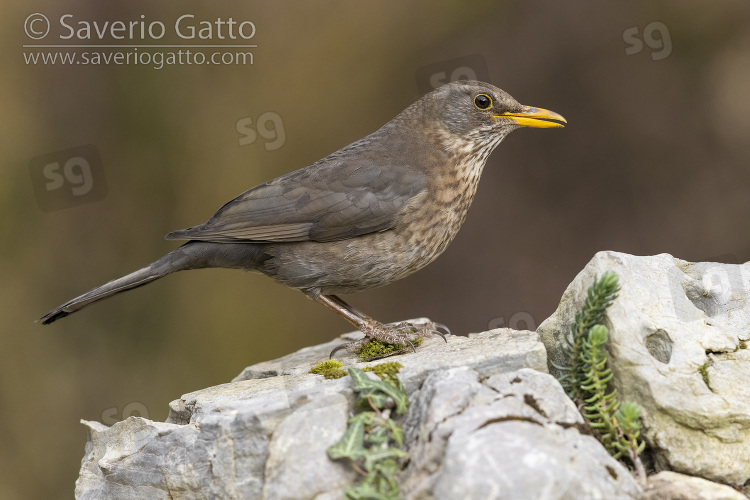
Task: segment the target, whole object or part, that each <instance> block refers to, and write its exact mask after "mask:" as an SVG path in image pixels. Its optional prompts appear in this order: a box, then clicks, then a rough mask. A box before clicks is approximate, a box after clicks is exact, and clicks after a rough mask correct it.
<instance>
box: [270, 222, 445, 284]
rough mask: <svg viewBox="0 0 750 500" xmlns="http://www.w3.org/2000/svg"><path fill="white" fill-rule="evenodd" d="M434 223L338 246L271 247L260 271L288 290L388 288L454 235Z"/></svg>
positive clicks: (423, 263)
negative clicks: (289, 288) (288, 288)
mask: <svg viewBox="0 0 750 500" xmlns="http://www.w3.org/2000/svg"><path fill="white" fill-rule="evenodd" d="M455 232H456V231H453V230H452V229H451V228H450V227H446V226H444V225H443V224H435V225H433V226H432V227H426V228H424V229H423V230H421V231H418V230H416V228H414V229H412V228H411V227H410V228H408V229H406V230H403V231H396V230H388V231H383V232H379V233H372V234H368V235H363V236H358V237H356V238H352V239H348V240H342V241H336V242H325V243H316V242H304V243H293V244H278V245H273V246H272V247H269V250H268V253H269V254H270V255H272V256H273V258H272V259H269V260H268V261H267V262H266V263H265V264H264V266H263V267H262V268H261V269H259V270H260V271H261V272H263V273H264V274H267V275H269V276H271V277H272V278H274V279H276V280H278V281H280V282H281V283H284V284H285V285H287V286H291V287H294V288H300V289H302V290H303V291H307V292H312V293H323V294H338V293H342V294H343V293H351V292H356V291H359V290H366V289H369V288H375V287H378V286H382V285H386V284H388V283H390V282H393V281H396V280H398V279H401V278H404V277H406V276H408V275H410V274H411V273H413V272H416V271H418V270H419V269H421V268H423V267H424V266H426V265H427V264H429V263H430V262H432V261H433V260H434V259H435V258H436V257H437V256H438V255H440V254H441V253H442V252H443V250H445V248H446V247H447V246H448V244H449V243H450V241H451V240H452V239H453V236H455Z"/></svg>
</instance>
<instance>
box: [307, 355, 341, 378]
mask: <svg viewBox="0 0 750 500" xmlns="http://www.w3.org/2000/svg"><path fill="white" fill-rule="evenodd" d="M341 366H342V365H341V362H340V361H336V360H335V359H328V360H326V361H321V362H320V363H318V364H317V365H315V366H313V367H312V368H310V371H309V372H308V373H313V374H315V375H323V376H324V377H325V378H329V379H330V378H341V377H346V375H347V372H346V370H342V369H341Z"/></svg>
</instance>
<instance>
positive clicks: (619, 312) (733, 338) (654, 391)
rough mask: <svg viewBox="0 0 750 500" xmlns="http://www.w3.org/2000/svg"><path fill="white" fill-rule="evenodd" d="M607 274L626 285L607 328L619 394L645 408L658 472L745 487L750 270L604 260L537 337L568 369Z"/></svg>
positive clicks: (608, 255)
mask: <svg viewBox="0 0 750 500" xmlns="http://www.w3.org/2000/svg"><path fill="white" fill-rule="evenodd" d="M605 271H614V272H615V273H617V275H618V276H619V278H620V286H621V291H620V295H619V298H618V299H617V300H616V301H615V303H614V304H613V305H612V306H611V307H610V309H609V310H608V311H607V323H606V325H607V326H608V327H609V330H610V335H609V351H610V362H611V368H612V371H613V373H614V379H613V381H614V385H615V387H616V388H617V390H618V394H619V396H620V398H621V399H622V400H631V401H635V402H637V403H639V404H640V405H641V406H642V407H643V423H644V425H645V427H646V431H645V436H646V440H647V443H648V445H649V447H650V448H651V450H652V452H653V456H654V460H655V466H656V467H657V470H661V469H669V470H675V471H679V472H684V473H686V474H690V475H694V476H700V477H704V478H707V479H711V480H714V481H718V482H722V483H727V484H731V485H734V486H736V487H742V486H743V485H744V484H745V483H746V482H747V481H750V384H748V383H747V381H748V380H750V350H748V349H746V347H747V344H748V339H750V295H749V293H748V292H749V291H750V263H746V264H743V265H732V264H715V263H707V262H704V263H697V264H696V263H690V262H686V261H683V260H679V259H676V258H674V257H672V256H670V255H666V254H662V255H656V256H652V257H635V256H631V255H626V254H622V253H616V252H600V253H598V254H596V256H595V257H594V258H593V259H592V260H591V262H589V263H588V265H587V266H586V268H585V269H584V270H583V271H581V273H579V274H578V276H576V278H575V280H573V282H572V283H571V284H570V285H569V286H568V288H567V290H566V291H565V294H564V295H563V297H562V300H561V302H560V305H559V307H558V308H557V311H556V312H555V313H554V314H553V315H552V316H551V317H550V318H549V319H547V320H546V321H545V322H544V323H542V325H540V327H539V329H538V332H539V333H540V335H541V338H542V340H543V342H544V344H545V346H546V347H547V351H548V354H549V357H550V359H551V360H552V361H555V362H557V363H558V364H559V363H560V362H561V361H562V358H561V352H560V342H561V340H562V338H563V336H564V335H565V334H566V333H567V332H568V329H569V325H570V324H571V323H572V322H573V319H574V316H575V313H576V311H578V310H579V309H580V307H581V305H582V303H583V300H584V298H585V296H586V290H587V288H588V287H589V286H590V285H591V283H592V282H593V280H594V276H595V275H600V276H601V274H602V273H604V272H605ZM748 484H750V483H748Z"/></svg>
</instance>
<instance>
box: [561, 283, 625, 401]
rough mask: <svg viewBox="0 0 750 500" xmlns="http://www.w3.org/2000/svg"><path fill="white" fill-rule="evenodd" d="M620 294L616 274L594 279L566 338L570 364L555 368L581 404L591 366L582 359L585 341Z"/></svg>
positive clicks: (568, 389)
mask: <svg viewBox="0 0 750 500" xmlns="http://www.w3.org/2000/svg"><path fill="white" fill-rule="evenodd" d="M618 291H620V286H619V284H618V279H617V275H616V274H615V273H613V272H611V271H607V272H605V273H604V274H602V277H601V279H597V278H596V276H595V277H594V284H593V285H591V286H590V287H589V289H588V292H587V294H586V300H585V301H584V303H583V307H582V308H581V310H580V312H578V314H576V317H575V320H574V321H573V325H572V326H571V327H570V335H566V336H565V341H564V343H563V345H562V352H563V354H564V355H565V358H566V362H567V365H566V366H558V365H554V366H555V368H557V369H558V370H560V371H562V372H563V376H562V377H561V378H560V383H561V384H562V386H563V387H564V388H565V389H566V390H567V391H568V395H569V396H570V398H571V399H572V400H573V401H576V402H577V403H580V401H581V399H582V396H583V393H582V389H581V387H582V385H583V380H584V379H585V377H586V371H587V363H586V362H585V361H584V359H583V356H582V354H583V342H584V340H585V339H586V338H587V337H588V334H589V332H590V331H591V328H593V327H594V325H597V324H599V323H601V322H602V321H604V313H605V312H606V310H607V308H608V307H609V306H610V305H612V302H614V301H615V299H616V298H617V292H618Z"/></svg>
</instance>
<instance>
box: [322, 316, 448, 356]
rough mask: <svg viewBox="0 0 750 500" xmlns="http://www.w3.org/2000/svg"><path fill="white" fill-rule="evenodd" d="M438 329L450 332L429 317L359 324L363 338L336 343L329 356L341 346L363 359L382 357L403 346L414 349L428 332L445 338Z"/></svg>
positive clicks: (401, 350) (406, 348) (415, 350)
mask: <svg viewBox="0 0 750 500" xmlns="http://www.w3.org/2000/svg"><path fill="white" fill-rule="evenodd" d="M441 329H442V330H445V332H446V333H448V334H449V335H450V333H451V332H450V330H449V329H448V327H447V326H445V325H442V324H440V323H434V322H432V321H429V322H426V323H410V322H408V321H403V322H400V323H389V324H383V323H378V322H376V321H372V322H368V323H366V324H364V325H362V327H361V328H360V331H362V333H364V334H365V337H364V338H362V339H360V340H355V341H353V342H347V343H346V344H341V345H338V346H336V348H334V349H333V351H331V355H330V357H331V358H332V357H333V355H334V354H335V353H336V352H337V351H339V350H341V349H345V350H346V351H347V352H353V353H357V354H358V355H359V357H360V359H362V360H363V361H372V360H375V359H380V358H385V357H388V356H393V355H395V354H400V353H402V352H404V351H407V350H412V351H413V352H417V349H416V346H417V345H419V344H420V343H421V342H422V339H423V338H424V337H426V336H428V335H439V336H440V337H442V339H443V340H444V341H446V342H448V340H447V339H446V338H445V335H444V334H443V333H442V332H441V331H440V330H441Z"/></svg>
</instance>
